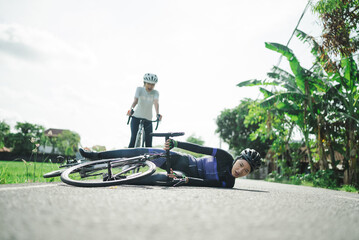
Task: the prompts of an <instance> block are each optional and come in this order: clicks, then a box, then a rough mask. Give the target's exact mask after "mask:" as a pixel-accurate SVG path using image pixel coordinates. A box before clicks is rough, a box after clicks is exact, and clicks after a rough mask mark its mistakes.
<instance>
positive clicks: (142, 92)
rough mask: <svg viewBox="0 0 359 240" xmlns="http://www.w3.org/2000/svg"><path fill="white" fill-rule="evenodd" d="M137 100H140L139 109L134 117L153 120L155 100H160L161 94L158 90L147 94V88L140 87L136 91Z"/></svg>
mask: <svg viewBox="0 0 359 240" xmlns="http://www.w3.org/2000/svg"><path fill="white" fill-rule="evenodd" d="M135 98H138V103H137V107H136V109H135V113H134V114H133V116H134V117H137V118H145V119H147V120H150V121H151V120H152V117H153V116H152V106H153V102H154V100H155V99H158V98H159V93H158V91H156V90H154V89H153V90H152V91H151V92H147V91H146V88H144V87H138V88H137V89H136V94H135Z"/></svg>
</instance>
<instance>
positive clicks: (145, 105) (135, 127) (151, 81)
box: [127, 73, 162, 148]
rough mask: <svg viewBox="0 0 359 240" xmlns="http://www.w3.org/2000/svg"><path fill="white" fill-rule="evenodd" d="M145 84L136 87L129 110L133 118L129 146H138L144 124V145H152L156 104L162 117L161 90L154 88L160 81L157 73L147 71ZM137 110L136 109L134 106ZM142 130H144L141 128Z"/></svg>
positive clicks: (159, 117) (144, 78) (157, 112)
mask: <svg viewBox="0 0 359 240" xmlns="http://www.w3.org/2000/svg"><path fill="white" fill-rule="evenodd" d="M143 82H144V86H143V87H138V88H137V89H136V93H135V98H134V101H133V103H132V105H131V108H130V110H128V112H127V115H128V116H132V118H131V140H130V143H129V145H128V147H129V148H133V147H138V146H135V143H136V137H137V133H138V131H139V127H140V125H141V124H142V125H143V126H144V127H143V130H144V131H143V135H144V145H145V146H146V147H152V136H151V133H152V132H153V126H152V118H153V113H152V108H153V106H154V108H155V111H156V116H157V119H158V120H161V119H162V115H161V114H159V102H158V100H159V92H158V91H157V90H154V87H155V84H156V83H157V82H158V78H157V76H156V75H155V74H151V73H146V74H145V75H144V77H143ZM135 107H136V110H135V111H134V108H135ZM141 131H142V130H141Z"/></svg>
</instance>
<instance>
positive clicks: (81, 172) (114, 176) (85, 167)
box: [61, 159, 156, 187]
mask: <svg viewBox="0 0 359 240" xmlns="http://www.w3.org/2000/svg"><path fill="white" fill-rule="evenodd" d="M128 164H129V163H128V162H127V161H126V160H124V161H118V159H111V160H109V159H106V160H98V161H93V162H88V163H83V164H80V165H76V166H73V167H71V168H69V169H66V170H65V171H64V172H63V173H62V174H61V180H62V181H63V182H64V183H67V184H69V185H73V186H77V187H107V186H114V185H120V184H126V183H130V182H132V181H135V180H138V179H140V178H143V177H145V176H147V175H150V174H153V173H154V172H155V171H156V165H155V164H154V163H153V162H151V161H144V162H138V163H131V165H130V166H129V167H128ZM124 166H127V167H126V168H122V167H124ZM109 176H111V177H109Z"/></svg>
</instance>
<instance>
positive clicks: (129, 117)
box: [127, 109, 160, 130]
mask: <svg viewBox="0 0 359 240" xmlns="http://www.w3.org/2000/svg"><path fill="white" fill-rule="evenodd" d="M134 112H135V111H133V109H131V114H130V116H128V120H127V125H128V124H129V123H130V120H131V118H132V115H133V113H134ZM138 119H140V120H146V121H149V122H157V124H156V128H155V130H157V128H158V125H159V123H160V118H159V117H158V116H157V119H156V120H152V121H150V120H147V119H145V118H138Z"/></svg>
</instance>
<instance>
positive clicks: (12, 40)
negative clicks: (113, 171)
mask: <svg viewBox="0 0 359 240" xmlns="http://www.w3.org/2000/svg"><path fill="white" fill-rule="evenodd" d="M306 4H307V0H290V1H288V0H270V1H269V0H255V1H249V0H248V1H245V0H178V1H177V0H126V1H125V0H112V1H110V0H101V1H100V0H97V1H95V0H92V1H91V0H76V1H73V0H42V1H40V0H36V1H35V0H33V1H30V0H28V1H27V0H0V121H1V120H5V121H6V122H7V123H8V124H10V125H11V126H14V125H15V123H16V122H17V121H20V122H25V121H26V122H30V123H33V124H41V125H43V126H44V127H45V128H62V129H69V130H72V131H75V132H77V133H79V134H80V135H81V143H82V145H83V146H88V147H92V146H93V145H105V146H106V147H107V149H114V148H123V147H126V146H127V145H128V142H129V138H130V128H129V126H127V125H126V123H127V116H126V112H127V110H128V109H129V107H130V105H131V103H132V101H133V97H134V93H135V89H136V87H137V86H142V84H143V78H142V77H143V75H144V73H146V72H151V73H155V74H157V76H158V77H159V83H158V84H157V85H156V89H157V90H158V91H159V92H160V112H161V114H162V115H163V121H162V122H161V124H160V127H159V129H158V132H168V131H170V132H175V131H184V132H186V135H185V136H184V137H182V138H179V139H181V140H185V139H186V138H187V137H188V136H190V135H191V134H195V135H196V136H197V137H201V138H202V139H203V140H204V141H205V144H206V145H208V146H212V147H219V146H220V140H219V137H218V135H216V134H215V129H216V124H215V119H216V117H217V116H218V115H219V114H220V112H221V111H222V110H224V109H225V108H233V107H235V106H237V105H238V104H239V102H240V100H241V99H243V98H245V97H251V98H254V99H256V98H258V97H259V96H260V95H259V92H258V91H257V90H256V89H254V88H238V87H236V84H237V83H239V82H241V81H244V80H249V79H253V78H257V79H263V78H265V74H266V73H267V72H268V71H269V70H270V69H271V68H272V66H273V65H276V64H277V63H278V59H279V54H277V53H275V52H272V51H270V50H268V49H266V48H265V47H264V42H277V43H281V44H284V45H285V44H286V43H287V41H288V39H289V37H290V36H291V34H292V32H293V30H294V28H295V26H296V24H297V22H298V20H299V18H300V16H301V14H302V12H303V10H304V8H305V6H306ZM317 21H318V20H317V18H316V17H314V16H313V15H312V12H311V10H310V9H309V10H308V11H307V12H306V14H305V15H304V18H303V20H302V22H301V24H300V26H299V29H301V30H303V31H304V32H306V33H308V34H311V35H314V36H315V37H318V36H319V33H318V32H319V31H318V29H319V26H318V23H317ZM289 47H290V48H292V49H293V51H294V53H295V54H296V55H297V56H298V58H299V60H300V61H301V62H302V64H303V65H304V66H306V67H310V66H311V61H312V59H311V55H310V49H309V47H308V46H307V45H305V44H303V43H301V42H300V41H299V40H297V38H296V37H294V38H293V40H292V41H291V44H290V45H289ZM280 66H281V67H283V68H286V67H287V61H286V60H285V59H283V60H282V62H281V65H280ZM162 142H163V140H162V139H161V140H157V139H155V140H154V145H156V144H162ZM222 147H223V146H222Z"/></svg>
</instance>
